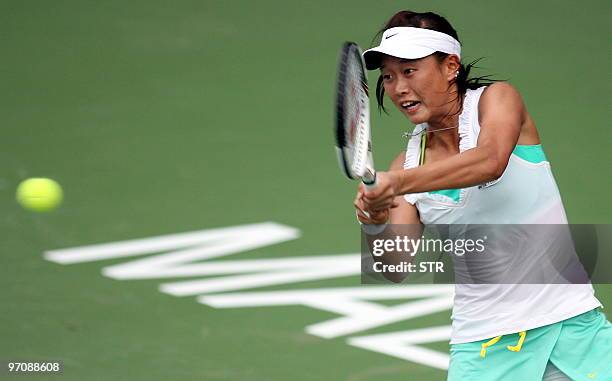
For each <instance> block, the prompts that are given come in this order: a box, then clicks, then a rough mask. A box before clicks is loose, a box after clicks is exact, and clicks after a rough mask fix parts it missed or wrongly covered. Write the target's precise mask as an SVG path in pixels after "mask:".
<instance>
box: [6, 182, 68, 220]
mask: <svg viewBox="0 0 612 381" xmlns="http://www.w3.org/2000/svg"><path fill="white" fill-rule="evenodd" d="M62 198H63V192H62V188H61V187H60V185H59V184H58V183H57V182H55V181H53V180H51V179H45V178H31V179H27V180H24V181H22V182H21V184H19V186H18V187H17V202H19V204H20V205H21V206H23V207H24V208H26V209H29V210H33V211H35V212H47V211H50V210H53V209H55V208H57V207H58V206H59V204H60V203H61V202H62Z"/></svg>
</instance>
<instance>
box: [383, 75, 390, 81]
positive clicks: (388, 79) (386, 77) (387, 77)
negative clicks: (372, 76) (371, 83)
mask: <svg viewBox="0 0 612 381" xmlns="http://www.w3.org/2000/svg"><path fill="white" fill-rule="evenodd" d="M382 79H383V81H385V82H389V81H390V80H391V74H383V75H382Z"/></svg>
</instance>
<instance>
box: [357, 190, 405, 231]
mask: <svg viewBox="0 0 612 381" xmlns="http://www.w3.org/2000/svg"><path fill="white" fill-rule="evenodd" d="M364 191H365V187H364V186H363V184H361V185H360V187H359V191H358V192H357V196H356V197H355V200H354V201H353V205H354V206H355V211H356V214H357V219H358V220H359V221H360V222H361V223H362V224H368V225H373V224H374V225H380V224H384V223H387V221H388V220H389V212H390V208H387V209H384V210H380V211H366V209H365V203H364V201H363V193H364ZM396 206H398V204H397V203H393V204H392V206H391V207H392V208H395V207H396Z"/></svg>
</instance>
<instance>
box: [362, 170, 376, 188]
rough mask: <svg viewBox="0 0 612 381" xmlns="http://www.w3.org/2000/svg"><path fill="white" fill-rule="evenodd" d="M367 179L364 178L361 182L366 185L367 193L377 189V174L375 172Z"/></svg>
mask: <svg viewBox="0 0 612 381" xmlns="http://www.w3.org/2000/svg"><path fill="white" fill-rule="evenodd" d="M368 177H369V178H367V177H365V176H364V177H363V178H362V179H361V182H363V185H365V189H366V191H368V192H369V191H371V190H372V189H374V188H376V172H374V173H373V174H369V176H368Z"/></svg>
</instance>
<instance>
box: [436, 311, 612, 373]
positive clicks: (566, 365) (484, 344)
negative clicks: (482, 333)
mask: <svg viewBox="0 0 612 381" xmlns="http://www.w3.org/2000/svg"><path fill="white" fill-rule="evenodd" d="M450 357H451V360H450V367H449V370H448V381H494V380H495V381H506V380H508V381H517V380H518V381H541V380H542V377H543V375H544V370H545V369H546V364H547V363H548V362H549V361H550V362H551V363H553V364H554V365H555V366H556V367H557V368H559V370H560V371H561V372H563V373H565V374H566V375H567V376H568V377H569V378H571V379H572V380H573V381H582V380H584V381H594V380H595V381H612V324H610V322H609V321H607V320H606V317H605V315H604V314H603V313H602V312H601V311H600V310H598V309H595V310H592V311H589V312H586V313H584V314H581V315H578V316H575V317H573V318H571V319H567V320H563V321H560V322H558V323H555V324H551V325H547V326H544V327H540V328H536V329H532V330H529V331H526V332H521V333H515V334H512V335H505V336H500V337H496V338H492V339H490V340H482V341H475V342H471V343H464V344H453V345H451V350H450Z"/></svg>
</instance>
